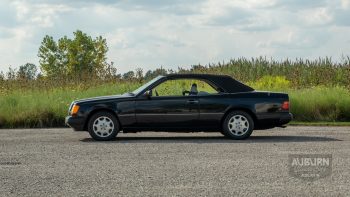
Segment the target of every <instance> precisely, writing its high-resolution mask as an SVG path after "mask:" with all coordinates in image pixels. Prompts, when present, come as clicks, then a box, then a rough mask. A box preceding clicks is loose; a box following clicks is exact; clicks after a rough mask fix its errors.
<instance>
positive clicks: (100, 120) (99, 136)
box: [88, 111, 119, 141]
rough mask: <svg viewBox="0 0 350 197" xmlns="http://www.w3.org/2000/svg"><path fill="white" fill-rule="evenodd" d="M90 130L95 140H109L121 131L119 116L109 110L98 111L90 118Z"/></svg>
mask: <svg viewBox="0 0 350 197" xmlns="http://www.w3.org/2000/svg"><path fill="white" fill-rule="evenodd" d="M88 131H89V133H90V136H91V137H92V138H93V139H94V140H98V141H108V140H112V139H114V138H115V137H116V136H117V134H118V132H119V124H118V121H117V118H116V117H115V116H114V115H113V114H111V113H110V112H107V111H101V112H97V113H96V114H94V115H92V117H91V118H90V120H89V125H88Z"/></svg>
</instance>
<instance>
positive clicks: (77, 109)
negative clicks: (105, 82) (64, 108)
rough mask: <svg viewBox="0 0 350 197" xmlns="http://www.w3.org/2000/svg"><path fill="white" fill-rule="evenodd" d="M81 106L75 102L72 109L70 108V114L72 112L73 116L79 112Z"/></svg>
mask: <svg viewBox="0 0 350 197" xmlns="http://www.w3.org/2000/svg"><path fill="white" fill-rule="evenodd" d="M79 108H80V106H79V105H77V104H74V105H73V107H72V109H71V110H70V114H71V115H72V116H75V115H77V113H78V111H79Z"/></svg>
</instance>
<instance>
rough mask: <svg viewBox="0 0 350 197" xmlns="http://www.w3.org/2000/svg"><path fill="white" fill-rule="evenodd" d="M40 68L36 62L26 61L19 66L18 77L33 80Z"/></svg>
mask: <svg viewBox="0 0 350 197" xmlns="http://www.w3.org/2000/svg"><path fill="white" fill-rule="evenodd" d="M37 71H38V69H37V68H36V65H35V64H31V63H26V64H25V65H22V66H20V67H19V69H18V71H17V79H26V80H33V79H35V77H36V75H37Z"/></svg>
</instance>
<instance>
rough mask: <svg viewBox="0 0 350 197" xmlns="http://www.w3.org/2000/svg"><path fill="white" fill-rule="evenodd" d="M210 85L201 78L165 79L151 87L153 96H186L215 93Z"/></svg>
mask: <svg viewBox="0 0 350 197" xmlns="http://www.w3.org/2000/svg"><path fill="white" fill-rule="evenodd" d="M217 93H218V91H216V90H215V89H214V88H213V87H212V86H211V85H209V84H208V83H207V82H205V81H202V80H195V79H176V80H167V81H165V82H163V83H161V84H159V85H158V86H157V87H155V88H153V96H188V95H209V94H217Z"/></svg>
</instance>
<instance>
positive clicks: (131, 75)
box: [123, 71, 135, 80]
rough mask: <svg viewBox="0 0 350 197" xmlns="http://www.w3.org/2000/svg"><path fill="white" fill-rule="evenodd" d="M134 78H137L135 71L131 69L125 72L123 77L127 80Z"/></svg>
mask: <svg viewBox="0 0 350 197" xmlns="http://www.w3.org/2000/svg"><path fill="white" fill-rule="evenodd" d="M134 78H135V73H134V71H129V72H127V73H124V74H123V79H125V80H132V79H134Z"/></svg>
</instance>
